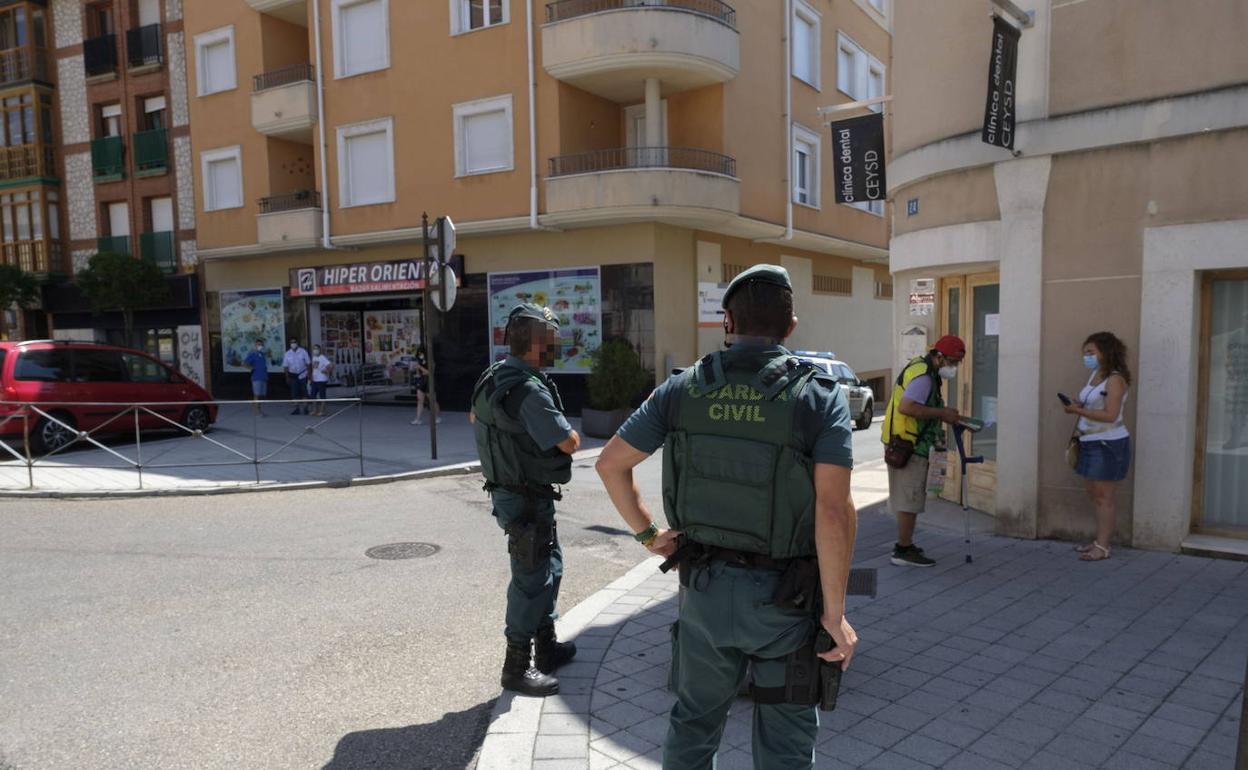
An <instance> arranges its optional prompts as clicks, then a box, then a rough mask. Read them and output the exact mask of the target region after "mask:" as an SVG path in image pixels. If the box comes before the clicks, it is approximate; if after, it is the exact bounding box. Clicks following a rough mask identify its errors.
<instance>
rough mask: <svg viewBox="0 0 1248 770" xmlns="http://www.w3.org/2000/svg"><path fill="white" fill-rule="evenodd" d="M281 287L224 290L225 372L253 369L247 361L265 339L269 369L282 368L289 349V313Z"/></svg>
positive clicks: (222, 335)
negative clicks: (259, 341) (284, 355)
mask: <svg viewBox="0 0 1248 770" xmlns="http://www.w3.org/2000/svg"><path fill="white" fill-rule="evenodd" d="M285 310H286V309H285V306H284V305H283V303H282V290H281V289H252V290H248V291H223V292H221V355H222V358H224V359H225V360H224V361H223V362H222V363H223V364H224V367H225V368H224V371H227V372H249V371H251V368H250V367H248V366H247V365H246V364H245V363H243V361H244V359H246V358H247V354H248V353H250V352H251V351H252V350H253V349H254V347H255V344H256V340H264V349H265V352H266V353H268V355H269V371H270V372H272V371H275V370H276V371H279V372H280V371H281V370H282V354H283V353H284V352H285V351H286V312H285Z"/></svg>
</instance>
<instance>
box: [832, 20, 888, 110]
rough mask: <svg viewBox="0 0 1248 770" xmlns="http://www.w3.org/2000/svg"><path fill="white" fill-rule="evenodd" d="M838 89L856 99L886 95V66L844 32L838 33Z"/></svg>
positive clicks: (877, 107) (877, 108)
mask: <svg viewBox="0 0 1248 770" xmlns="http://www.w3.org/2000/svg"><path fill="white" fill-rule="evenodd" d="M836 87H837V88H838V89H839V90H840V91H841V92H842V93H844V94H846V95H847V96H851V97H853V98H855V99H870V98H872V97H874V96H883V95H884V65H883V64H882V63H881V62H880V60H879V59H876V58H875V57H874V56H872V55H871V54H869V53H867V52H866V51H865V50H864V49H863V47H862V46H860V45H858V44H857V43H855V42H854V41H853V40H851V39H849V38H848V37H846V36H845V33H843V32H840V33H837V45H836ZM872 109H874V110H875V111H877V112H878V111H879V110H880V107H879V106H878V105H877V106H874V107H872Z"/></svg>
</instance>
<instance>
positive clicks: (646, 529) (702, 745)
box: [597, 265, 857, 770]
mask: <svg viewBox="0 0 1248 770" xmlns="http://www.w3.org/2000/svg"><path fill="white" fill-rule="evenodd" d="M723 307H724V311H725V313H724V330H725V332H726V334H727V341H728V343H729V344H730V347H729V349H728V350H726V351H722V352H717V353H712V354H710V355H708V356H706V357H705V358H703V359H702V360H701V361H699V362H698V363H697V364H696V365H694V366H692V367H690V368H688V369H686V370H685V371H684V372H683V373H681V374H679V375H676V376H674V377H672V378H670V379H668V380H667V382H665V383H664V384H663V385H661V386H659V388H657V389H656V390H655V391H654V393H653V394H652V395H651V396H650V398H649V399H648V400H647V401H646V402H645V403H644V404H643V405H642V406H641V408H640V409H638V410H637V411H636V412H635V413H634V414H633V415H632V416H631V417H630V418H629V419H628V420H627V422H625V424H624V425H623V427H621V428H620V430H619V432H618V433H617V434H616V436H615V437H613V438H612V439H611V440H610V442H608V444H607V446H606V448H605V449H604V450H603V452H602V454H601V456H600V457H599V459H598V463H597V469H598V473H599V475H600V476H601V478H602V480H603V483H604V485H605V486H606V489H607V492H608V494H609V495H610V497H611V502H612V503H613V504H614V505H615V507H616V509H617V510H618V511H619V513H620V515H621V517H622V518H623V519H624V521H625V522H627V524H628V526H629V527H630V528H631V530H632V531H633V532H635V533H637V534H636V535H635V537H636V539H637V540H638V541H639V542H641V543H642V544H643V545H644V546H645V547H646V548H647V549H648V550H650V552H651V553H655V554H659V555H663V556H667V557H669V559H674V560H676V561H678V562H679V565H680V580H681V585H682V586H684V587H685V591H684V598H683V601H682V602H681V604H680V609H679V617H678V620H677V622H676V624H675V626H674V628H673V632H672V634H673V658H672V670H673V692H674V693H675V695H676V703H675V705H674V706H673V707H672V711H671V717H670V722H669V726H668V732H667V738H666V740H665V741H664V745H663V767H664V768H667V769H668V770H706V769H708V768H711V767H713V766H714V762H715V755H716V752H717V750H718V747H719V742H720V738H721V736H722V735H723V731H724V724H725V720H726V718H727V716H728V711H729V708H730V707H731V705H732V703H733V700H734V699H735V697H736V695H737V690H738V686H739V685H740V683H741V681H742V678H743V677H744V676H745V674H746V668H747V666H751V667H752V669H753V676H754V682H753V686H752V692H753V694H754V697H755V701H756V704H755V708H754V725H753V727H754V736H753V749H754V766H755V767H760V768H786V770H789V769H794V770H797V769H800V768H809V767H812V765H813V758H814V745H815V738H816V735H817V732H818V727H819V721H818V716H817V713H816V704H817V703H818V700H819V699H818V697H817V696H816V697H815V698H814V700H811V694H810V691H809V687H803V686H802V684H800V683H801V682H809V681H810V676H811V675H812V674H814V675H815V677H816V679H818V678H819V677H818V669H819V666H838V667H840V668H842V669H843V668H847V667H848V666H849V662H850V659H851V658H852V656H853V653H854V647H855V645H856V644H857V636H856V634H855V632H854V629H853V627H852V626H851V625H850V624H849V622H848V621H847V620H846V618H845V589H846V582H847V580H848V577H849V565H850V561H851V559H852V556H853V546H854V534H855V531H856V528H857V514H856V512H855V511H854V506H853V501H852V499H851V498H850V491H849V480H850V469H851V467H852V465H853V426H852V424H851V421H850V414H849V403H848V401H847V400H846V397H845V395H844V392H843V391H842V390H841V389H840V387H839V386H838V385H837V383H836V382H835V380H834V379H832V378H830V377H828V376H827V375H825V374H824V373H823V372H822V371H821V370H818V369H816V368H814V367H813V366H811V365H810V364H809V363H807V362H803V361H802V360H801V359H799V358H797V357H796V356H794V355H792V354H791V353H790V352H789V351H788V350H786V349H785V348H784V347H783V346H782V342H783V341H784V339H785V338H787V337H788V336H789V335H791V334H792V333H793V330H794V328H796V326H797V318H796V317H794V315H793V290H792V284H791V283H790V280H789V275H788V272H787V271H785V269H784V268H782V267H778V266H774V265H759V266H756V267H752V268H750V269H749V270H746V271H745V272H743V273H741V274H740V275H738V276H737V277H736V278H735V279H733V281H732V283H730V284H729V286H728V289H727V291H726V292H725V294H724V299H723ZM660 447H662V448H663V452H664V468H663V470H664V473H663V503H664V510H665V513H666V515H667V521H668V525H669V528H660V527H659V526H658V525H657V524H656V523H655V521H654V517H653V516H652V515H651V513H650V510H649V508H648V507H647V506H646V504H645V503H644V502H643V501H642V499H641V494H640V492H639V491H638V489H637V485H636V483H635V481H634V478H633V469H634V468H635V467H636V466H637V465H638V464H639V463H641V462H642V461H643V460H645V459H646V458H647V457H648V456H650V454H651V453H653V452H654V451H655V450H657V449H659V448H660ZM819 597H822V598H821V599H820V598H819ZM820 629H822V630H824V631H826V633H827V635H829V636H830V637H831V639H832V640H833V641H834V642H835V646H834V647H833V648H832V649H831V650H828V651H826V652H822V653H817V652H816V650H817V649H818V648H816V647H815V641H816V637H817V636H818V634H819V631H820ZM816 656H817V657H818V658H819V659H822V661H824V662H822V663H821V662H820V661H818V660H816ZM816 664H817V665H816ZM816 686H818V682H816ZM803 690H804V692H801V694H800V695H799V694H798V693H799V691H803ZM825 694H826V691H825Z"/></svg>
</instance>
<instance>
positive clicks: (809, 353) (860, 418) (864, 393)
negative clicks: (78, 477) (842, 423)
mask: <svg viewBox="0 0 1248 770" xmlns="http://www.w3.org/2000/svg"><path fill="white" fill-rule="evenodd" d="M793 354H794V355H796V356H798V357H800V358H802V359H803V360H806V361H809V362H811V363H812V364H814V365H815V366H817V367H819V368H820V369H822V370H823V371H825V372H827V373H828V374H830V375H832V376H833V377H835V378H836V381H837V382H838V383H839V384H840V386H841V390H843V391H845V396H846V397H847V398H848V399H849V413H850V414H851V415H852V416H853V419H854V426H855V427H857V428H858V430H866V429H867V428H870V427H871V420H873V419H874V418H875V392H874V391H872V390H871V388H870V387H868V386H867V384H866V383H864V382H863V381H862V380H860V379H858V375H857V374H855V373H854V370H853V369H851V368H850V366H849V364H847V363H845V362H844V361H838V360H837V358H836V355H835V354H834V353H829V352H821V351H815V350H795V351H793Z"/></svg>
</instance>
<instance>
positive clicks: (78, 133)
mask: <svg viewBox="0 0 1248 770" xmlns="http://www.w3.org/2000/svg"><path fill="white" fill-rule="evenodd" d="M56 71H57V78H58V81H59V82H58V83H57V92H58V93H57V95H58V97H59V98H60V102H61V142H62V143H63V144H82V143H83V142H89V141H91V116H90V114H89V112H88V110H87V80H86V70H84V69H83V64H82V57H81V56H70V57H69V58H67V59H60V60H58V61H57V63H56Z"/></svg>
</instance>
